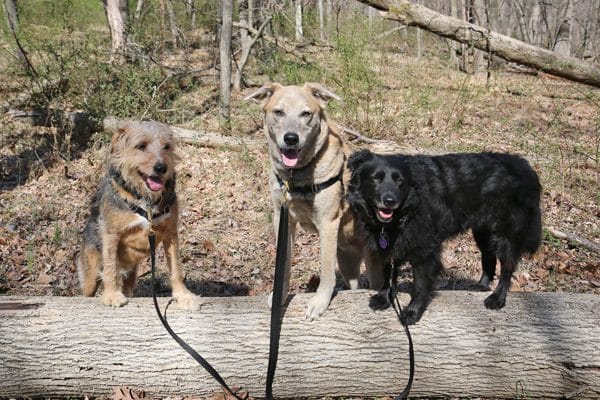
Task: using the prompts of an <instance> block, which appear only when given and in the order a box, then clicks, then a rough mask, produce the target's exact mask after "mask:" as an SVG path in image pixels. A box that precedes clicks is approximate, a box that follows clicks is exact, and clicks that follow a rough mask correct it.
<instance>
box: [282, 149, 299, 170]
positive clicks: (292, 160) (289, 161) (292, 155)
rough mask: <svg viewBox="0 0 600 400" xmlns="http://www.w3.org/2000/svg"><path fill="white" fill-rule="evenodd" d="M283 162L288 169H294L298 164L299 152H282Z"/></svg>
mask: <svg viewBox="0 0 600 400" xmlns="http://www.w3.org/2000/svg"><path fill="white" fill-rule="evenodd" d="M281 161H283V165H285V166H286V167H288V168H293V167H295V166H296V164H298V150H281Z"/></svg>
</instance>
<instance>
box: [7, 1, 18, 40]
mask: <svg viewBox="0 0 600 400" xmlns="http://www.w3.org/2000/svg"><path fill="white" fill-rule="evenodd" d="M4 17H5V18H6V25H7V26H8V28H9V29H10V30H12V31H15V32H17V31H18V30H19V13H18V12H17V3H16V2H15V0H4Z"/></svg>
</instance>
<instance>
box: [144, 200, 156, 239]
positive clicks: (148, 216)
mask: <svg viewBox="0 0 600 400" xmlns="http://www.w3.org/2000/svg"><path fill="white" fill-rule="evenodd" d="M146 219H147V220H148V222H149V223H150V229H149V230H148V236H155V235H156V232H155V231H154V222H153V221H152V208H151V207H148V208H146Z"/></svg>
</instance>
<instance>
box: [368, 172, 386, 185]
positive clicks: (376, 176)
mask: <svg viewBox="0 0 600 400" xmlns="http://www.w3.org/2000/svg"><path fill="white" fill-rule="evenodd" d="M371 179H372V180H373V182H375V183H381V182H382V181H383V174H382V173H381V172H377V173H375V174H373V175H372V176H371Z"/></svg>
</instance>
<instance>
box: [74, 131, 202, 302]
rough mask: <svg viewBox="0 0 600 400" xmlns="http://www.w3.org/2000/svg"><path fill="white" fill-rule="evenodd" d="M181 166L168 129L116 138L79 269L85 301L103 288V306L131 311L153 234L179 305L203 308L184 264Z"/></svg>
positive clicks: (96, 197)
mask: <svg viewBox="0 0 600 400" xmlns="http://www.w3.org/2000/svg"><path fill="white" fill-rule="evenodd" d="M175 160H176V154H175V141H174V137H173V133H172V132H171V130H170V129H169V128H168V127H166V126H165V125H162V124H159V123H156V122H139V123H134V122H130V123H127V124H126V125H125V126H124V127H123V128H121V129H119V130H118V131H117V132H116V133H115V134H114V135H113V138H112V141H111V144H110V149H109V153H108V158H107V164H108V173H107V174H106V175H105V176H104V178H103V179H102V182H101V183H100V187H99V188H98V190H97V192H96V194H95V195H94V198H93V199H92V207H91V215H90V217H89V219H88V221H87V224H86V226H85V228H84V231H83V242H82V247H81V251H80V254H79V259H78V263H77V264H78V271H79V281H80V283H81V288H82V291H83V295H84V296H88V297H91V296H94V295H95V294H96V291H97V290H98V286H99V284H100V282H102V283H103V284H104V290H103V293H102V297H101V301H102V303H104V304H106V305H107V306H113V307H119V306H123V305H125V304H126V303H127V297H126V296H131V294H132V292H133V288H134V286H135V283H136V280H137V275H136V272H137V265H138V264H139V263H140V262H142V261H144V260H147V259H148V255H149V254H150V247H149V243H148V234H149V232H150V229H153V230H154V232H155V234H156V243H157V244H158V243H162V244H163V247H164V250H165V255H166V258H167V266H168V269H169V273H170V279H171V285H172V288H173V297H174V299H175V300H177V302H178V304H179V306H180V307H181V308H183V309H187V310H192V309H197V308H199V305H200V302H199V299H198V298H197V297H196V296H195V295H194V294H193V293H192V292H190V291H189V290H188V289H187V288H186V287H185V284H184V282H183V275H182V271H181V269H180V266H179V263H178V252H179V250H178V238H177V219H178V213H179V207H178V204H177V196H176V194H175Z"/></svg>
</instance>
